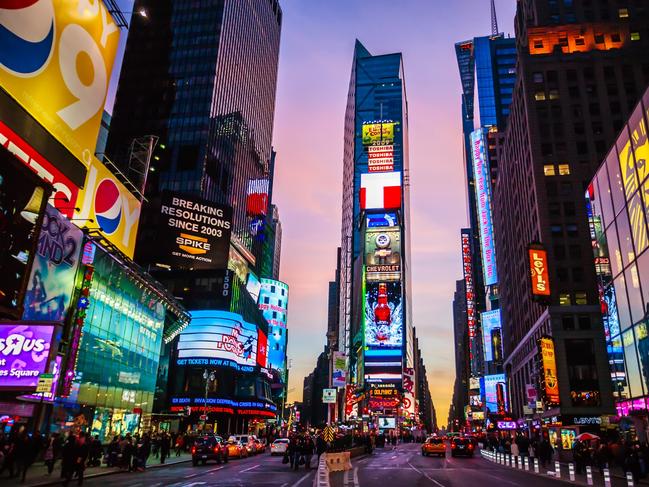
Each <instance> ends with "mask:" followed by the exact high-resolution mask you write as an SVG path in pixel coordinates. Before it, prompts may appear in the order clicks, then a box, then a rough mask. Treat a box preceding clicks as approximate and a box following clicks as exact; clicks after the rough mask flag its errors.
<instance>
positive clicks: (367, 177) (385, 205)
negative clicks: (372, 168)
mask: <svg viewBox="0 0 649 487" xmlns="http://www.w3.org/2000/svg"><path fill="white" fill-rule="evenodd" d="M359 194H360V204H361V210H382V209H386V210H398V209H399V208H401V172H399V171H395V172H380V173H365V174H361V189H360V193H359Z"/></svg>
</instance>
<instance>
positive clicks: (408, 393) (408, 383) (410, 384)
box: [402, 367, 415, 418]
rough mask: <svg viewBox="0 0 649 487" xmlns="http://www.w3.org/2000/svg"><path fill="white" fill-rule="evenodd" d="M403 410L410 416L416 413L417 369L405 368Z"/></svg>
mask: <svg viewBox="0 0 649 487" xmlns="http://www.w3.org/2000/svg"><path fill="white" fill-rule="evenodd" d="M402 407H403V410H404V412H405V413H406V415H407V416H408V417H411V418H412V417H414V415H415V369H413V368H410V367H405V368H404V369H403V404H402Z"/></svg>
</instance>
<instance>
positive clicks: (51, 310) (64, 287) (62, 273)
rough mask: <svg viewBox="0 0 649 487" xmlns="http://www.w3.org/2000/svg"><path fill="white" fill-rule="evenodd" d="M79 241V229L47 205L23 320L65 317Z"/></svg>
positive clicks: (26, 295)
mask: <svg viewBox="0 0 649 487" xmlns="http://www.w3.org/2000/svg"><path fill="white" fill-rule="evenodd" d="M82 242H83V232H82V231H81V230H79V229H78V228H77V227H76V226H74V224H72V223H70V221H69V220H68V219H67V218H66V217H64V216H63V215H61V213H59V212H58V210H56V209H55V208H54V207H52V206H50V205H48V206H47V207H46V209H45V216H44V217H43V224H42V225H41V231H40V233H39V236H38V246H37V248H36V253H35V254H34V262H33V264H32V269H31V273H30V276H29V281H28V282H27V291H26V293H25V301H24V311H23V320H27V321H30V320H31V321H60V322H62V321H64V320H65V317H66V314H67V311H68V308H69V306H70V301H71V300H72V293H73V291H74V282H75V277H76V274H77V268H78V266H79V258H80V254H81V246H82Z"/></svg>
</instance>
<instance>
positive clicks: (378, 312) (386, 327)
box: [365, 281, 403, 348]
mask: <svg viewBox="0 0 649 487" xmlns="http://www.w3.org/2000/svg"><path fill="white" fill-rule="evenodd" d="M365 286H366V292H365V296H366V297H365V346H367V347H385V348H401V346H402V345H403V310H402V298H401V282H399V281H395V282H367V283H366V285H365Z"/></svg>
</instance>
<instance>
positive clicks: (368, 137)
mask: <svg viewBox="0 0 649 487" xmlns="http://www.w3.org/2000/svg"><path fill="white" fill-rule="evenodd" d="M408 177H409V164H408V113H407V101H406V89H405V78H404V71H403V59H402V56H401V54H400V53H394V54H385V55H377V56H373V55H371V54H370V53H369V52H368V51H367V49H366V48H365V47H364V46H363V45H362V44H361V43H360V42H359V41H356V46H355V48H354V59H353V63H352V73H351V79H350V84H349V93H348V99H347V109H346V113H345V141H344V158H343V210H342V238H341V258H340V266H341V275H340V287H339V292H340V325H339V326H340V333H339V340H338V342H339V349H340V350H341V351H344V352H345V353H347V355H348V362H349V367H350V370H349V374H348V382H349V383H350V384H352V385H353V386H354V387H355V388H356V389H357V390H366V391H368V393H369V395H368V398H369V400H368V399H366V400H365V403H364V404H362V405H361V407H366V408H369V409H372V410H373V411H375V412H381V411H382V412H383V413H385V414H390V415H392V416H396V415H397V414H398V411H397V409H398V407H399V406H398V405H397V404H396V403H395V401H394V399H392V400H391V401H388V402H386V403H385V404H384V403H381V401H380V400H379V399H376V400H375V398H374V395H373V393H372V389H374V388H386V389H389V388H392V390H393V391H394V395H395V397H396V393H397V391H398V390H399V389H400V388H401V386H402V378H403V374H404V373H405V372H404V371H405V370H406V369H409V370H413V369H414V366H415V364H414V348H413V346H414V333H413V329H412V324H411V319H412V318H411V313H410V296H411V292H410V268H409V266H410V252H409V249H410V234H409V223H410V216H409V210H410V203H409V201H410V194H409V180H408ZM359 351H360V352H359ZM387 394H392V393H387ZM377 397H378V395H377ZM381 397H382V398H386V397H388V396H387V395H382V396H381ZM384 406H385V407H384ZM413 412H414V404H413Z"/></svg>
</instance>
